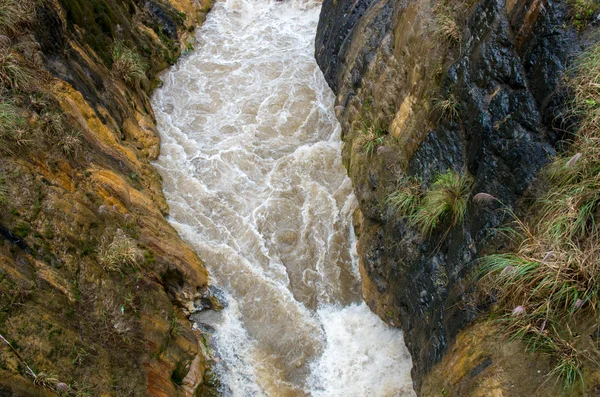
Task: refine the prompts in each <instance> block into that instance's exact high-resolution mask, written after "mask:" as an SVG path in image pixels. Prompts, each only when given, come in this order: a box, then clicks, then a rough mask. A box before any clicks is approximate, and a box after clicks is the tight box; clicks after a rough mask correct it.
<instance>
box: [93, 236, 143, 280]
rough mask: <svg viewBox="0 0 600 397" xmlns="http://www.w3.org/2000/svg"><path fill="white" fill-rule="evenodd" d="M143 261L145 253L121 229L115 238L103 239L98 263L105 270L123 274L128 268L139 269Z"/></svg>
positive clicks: (106, 237) (107, 237)
mask: <svg viewBox="0 0 600 397" xmlns="http://www.w3.org/2000/svg"><path fill="white" fill-rule="evenodd" d="M143 260H144V253H143V251H142V250H141V249H139V248H138V246H137V244H136V242H135V241H134V240H133V239H131V238H129V237H127V236H126V235H125V233H124V232H123V231H122V230H121V229H117V231H116V232H115V233H114V235H113V236H110V237H109V236H107V235H105V236H104V237H103V238H102V241H101V244H100V248H99V250H98V261H99V262H100V264H101V265H102V266H103V267H104V269H105V270H108V271H116V272H123V270H125V269H126V268H127V267H130V268H138V269H139V268H141V266H140V263H141V262H142V261H143Z"/></svg>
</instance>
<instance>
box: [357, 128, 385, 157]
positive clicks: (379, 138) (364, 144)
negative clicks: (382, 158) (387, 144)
mask: <svg viewBox="0 0 600 397" xmlns="http://www.w3.org/2000/svg"><path fill="white" fill-rule="evenodd" d="M357 130H358V132H359V136H358V144H359V145H360V147H361V148H362V151H363V152H364V153H365V154H366V155H367V156H369V157H370V156H372V155H373V154H374V153H375V151H376V150H377V148H378V147H379V146H381V145H383V143H384V140H385V135H386V134H387V131H386V129H385V128H384V127H383V125H382V124H381V123H380V122H373V121H367V120H364V121H362V122H361V123H360V125H359V127H358V128H357Z"/></svg>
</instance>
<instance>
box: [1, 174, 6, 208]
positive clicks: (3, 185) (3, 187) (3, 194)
mask: <svg viewBox="0 0 600 397" xmlns="http://www.w3.org/2000/svg"><path fill="white" fill-rule="evenodd" d="M7 202H8V186H6V181H5V180H4V176H3V175H2V174H0V205H6V203H7Z"/></svg>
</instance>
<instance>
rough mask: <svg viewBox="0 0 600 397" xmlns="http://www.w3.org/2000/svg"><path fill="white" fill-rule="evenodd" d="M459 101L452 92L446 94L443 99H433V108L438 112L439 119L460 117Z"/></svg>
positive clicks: (457, 118) (456, 118)
mask: <svg viewBox="0 0 600 397" xmlns="http://www.w3.org/2000/svg"><path fill="white" fill-rule="evenodd" d="M460 107H461V106H460V103H458V100H457V99H456V97H455V96H454V94H450V95H448V97H447V98H445V99H437V100H434V101H433V108H434V109H435V110H437V111H438V112H439V113H440V119H441V118H443V117H445V118H447V119H449V120H459V119H460V113H459V112H460Z"/></svg>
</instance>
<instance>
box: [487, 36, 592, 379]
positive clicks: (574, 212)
mask: <svg viewBox="0 0 600 397" xmlns="http://www.w3.org/2000/svg"><path fill="white" fill-rule="evenodd" d="M569 84H570V85H571V87H572V89H573V90H574V92H575V96H574V101H573V113H574V114H576V115H577V116H578V117H579V118H580V119H581V125H580V128H579V131H578V134H577V136H576V137H575V138H574V141H573V143H572V146H571V152H570V153H566V154H565V155H560V156H558V157H557V158H556V159H555V160H554V161H553V162H552V164H550V166H549V167H548V168H547V169H546V170H545V174H546V177H547V179H548V181H549V182H550V187H549V189H548V191H547V193H546V194H545V195H543V196H542V197H541V198H540V199H539V200H538V201H537V203H536V205H535V207H536V208H535V210H534V211H533V213H535V214H536V216H535V217H533V219H531V220H530V222H528V223H526V222H524V221H521V220H519V219H516V225H515V226H514V227H513V228H512V229H511V234H512V235H513V236H516V243H517V249H516V250H515V252H513V253H507V254H496V255H491V256H488V257H485V258H483V260H482V267H481V274H480V277H481V283H482V286H483V288H485V289H486V290H488V291H492V292H493V295H494V296H495V297H496V298H497V300H498V302H499V304H500V307H502V308H504V310H505V313H506V315H505V316H504V319H505V321H506V322H507V328H508V330H509V331H510V333H512V334H513V335H515V336H516V337H518V338H520V339H524V340H525V341H527V342H528V344H529V346H530V347H532V348H533V349H534V350H537V351H543V352H546V353H548V354H550V355H552V357H554V359H555V362H556V366H555V368H554V369H553V370H552V372H551V375H556V376H558V377H560V378H562V379H563V381H564V386H565V388H566V389H568V390H570V389H571V388H572V387H573V386H574V385H575V383H578V382H579V381H581V380H582V379H583V378H582V375H581V374H582V368H583V366H584V365H586V363H587V364H589V363H592V364H593V365H594V366H596V365H597V362H598V359H600V357H598V355H597V354H596V353H595V354H594V355H592V354H591V353H589V352H588V350H586V349H584V348H581V347H580V346H579V343H580V341H579V339H578V338H576V337H574V336H573V335H574V334H573V333H572V332H571V331H570V330H571V327H572V326H573V325H574V324H578V323H581V322H582V321H584V320H585V319H586V318H590V317H593V316H597V313H598V310H599V309H600V307H599V306H600V230H599V229H598V220H599V217H600V179H599V178H598V175H600V136H599V133H598V131H599V129H598V128H599V127H600V44H596V45H595V46H593V47H592V48H590V49H589V50H588V51H587V52H586V53H584V54H583V55H582V56H581V57H580V58H579V60H578V61H577V62H576V64H575V77H574V78H573V79H572V80H571V81H570V82H569ZM515 307H521V308H523V313H524V315H519V316H514V315H513V311H514V309H513V308H515Z"/></svg>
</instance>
